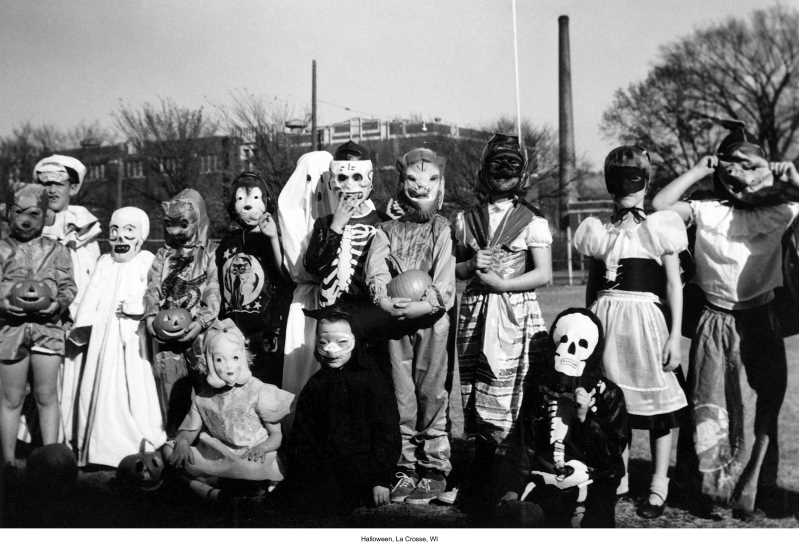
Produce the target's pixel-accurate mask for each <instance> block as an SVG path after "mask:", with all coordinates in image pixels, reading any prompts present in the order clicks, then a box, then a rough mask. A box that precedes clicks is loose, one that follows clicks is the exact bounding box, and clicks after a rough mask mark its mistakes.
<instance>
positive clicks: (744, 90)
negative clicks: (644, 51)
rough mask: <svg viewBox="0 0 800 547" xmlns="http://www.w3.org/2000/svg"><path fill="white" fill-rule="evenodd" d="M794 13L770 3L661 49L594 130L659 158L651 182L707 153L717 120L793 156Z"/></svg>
mask: <svg viewBox="0 0 800 547" xmlns="http://www.w3.org/2000/svg"><path fill="white" fill-rule="evenodd" d="M797 33H798V13H797V10H796V9H790V8H787V7H783V6H779V5H775V6H772V7H769V8H767V9H763V10H757V11H755V12H753V13H752V14H751V15H750V17H749V18H748V19H747V20H742V19H734V18H731V19H727V20H725V21H722V22H720V23H716V24H713V25H710V26H708V27H706V28H703V29H699V30H697V31H695V32H694V33H693V34H691V35H689V36H687V37H685V38H682V39H680V40H678V41H676V42H674V43H671V44H668V45H666V46H664V47H662V49H661V53H660V56H659V59H658V61H657V63H656V64H655V66H654V67H653V68H652V69H651V71H650V72H649V74H648V75H647V77H646V78H645V79H644V80H643V81H641V82H636V83H632V84H631V85H630V86H628V88H627V89H620V90H617V92H616V93H615V96H614V100H613V102H612V104H611V106H610V107H609V108H608V109H607V110H606V111H605V113H604V115H603V121H602V124H601V128H602V130H603V131H604V133H605V134H606V135H607V136H609V137H611V138H614V139H617V140H619V141H621V142H622V143H638V144H640V145H642V146H645V147H646V148H648V149H649V150H651V151H652V152H655V154H656V155H657V156H658V159H659V162H660V165H659V167H660V169H659V171H658V172H657V174H656V179H657V181H658V182H661V181H664V180H668V179H671V178H673V177H675V176H676V175H678V174H679V173H681V172H682V171H684V170H686V169H687V168H689V167H690V166H691V165H693V164H694V163H695V162H696V161H698V159H699V158H700V157H701V156H703V155H705V154H709V153H713V152H714V150H715V149H716V146H717V145H718V143H719V141H720V140H721V138H722V136H723V135H724V134H725V133H726V131H724V130H723V129H722V128H721V127H720V126H719V125H717V123H716V122H715V119H716V118H735V119H739V120H742V121H744V122H745V124H746V125H747V127H748V129H749V130H750V131H751V132H753V133H754V135H755V136H756V138H757V139H758V141H759V143H760V144H761V145H762V146H763V147H764V149H765V150H766V152H767V153H768V154H769V155H770V157H772V158H776V159H777V158H790V159H795V158H796V157H797V134H798V41H797Z"/></svg>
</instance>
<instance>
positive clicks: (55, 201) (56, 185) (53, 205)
mask: <svg viewBox="0 0 800 547" xmlns="http://www.w3.org/2000/svg"><path fill="white" fill-rule="evenodd" d="M85 176H86V166H85V165H83V163H81V162H80V161H79V160H77V159H75V158H73V157H70V156H61V155H52V156H49V157H46V158H43V159H41V160H39V162H38V163H37V164H36V166H35V167H34V168H33V182H38V183H40V184H42V185H44V186H45V187H46V188H47V193H48V196H49V198H50V201H49V204H48V207H49V209H50V210H51V211H52V212H53V213H54V220H53V223H52V224H50V225H46V226H45V227H44V231H43V232H42V233H43V235H44V236H45V237H49V238H51V239H55V240H56V241H58V242H59V243H61V244H63V245H65V246H66V247H67V248H68V249H69V254H70V257H71V258H72V275H73V277H74V278H75V284H76V285H77V286H78V294H77V296H76V297H75V300H73V302H72V305H70V313H72V316H73V317H75V314H76V313H77V311H78V306H79V304H80V301H81V299H82V298H83V295H84V293H85V292H86V286H87V285H88V284H89V279H90V278H91V276H92V271H93V270H94V266H95V264H96V263H97V259H98V258H99V257H100V246H99V245H98V243H97V238H98V237H100V232H101V229H100V221H99V220H98V219H97V217H96V216H94V215H93V214H92V213H90V212H89V210H88V209H87V208H86V207H83V206H81V205H74V204H72V203H70V202H71V201H72V200H73V199H74V198H75V196H77V195H78V192H79V191H80V189H81V186H83V179H84V177H85Z"/></svg>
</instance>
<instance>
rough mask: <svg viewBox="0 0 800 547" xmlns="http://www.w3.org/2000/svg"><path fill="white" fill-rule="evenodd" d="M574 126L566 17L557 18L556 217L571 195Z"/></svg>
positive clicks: (562, 213)
mask: <svg viewBox="0 0 800 547" xmlns="http://www.w3.org/2000/svg"><path fill="white" fill-rule="evenodd" d="M574 179H575V127H574V121H573V118H572V70H571V68H570V60H569V17H568V16H566V15H562V16H560V17H559V18H558V188H559V219H560V221H561V228H562V229H564V228H566V226H567V222H568V221H569V218H568V215H567V204H568V203H569V202H570V201H572V200H573V199H574V198H575V187H574V184H573V182H574Z"/></svg>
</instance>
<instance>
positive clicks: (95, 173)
mask: <svg viewBox="0 0 800 547" xmlns="http://www.w3.org/2000/svg"><path fill="white" fill-rule="evenodd" d="M86 178H87V180H92V181H94V180H105V178H106V165H105V164H104V163H103V164H100V165H90V166H89V172H88V173H87V174H86Z"/></svg>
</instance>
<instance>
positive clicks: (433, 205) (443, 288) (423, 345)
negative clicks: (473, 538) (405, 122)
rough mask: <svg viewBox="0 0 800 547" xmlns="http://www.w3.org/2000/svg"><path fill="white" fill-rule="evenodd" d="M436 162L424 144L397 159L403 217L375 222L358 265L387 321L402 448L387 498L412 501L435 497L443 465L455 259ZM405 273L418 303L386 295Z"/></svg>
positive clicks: (440, 165)
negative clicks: (412, 276)
mask: <svg viewBox="0 0 800 547" xmlns="http://www.w3.org/2000/svg"><path fill="white" fill-rule="evenodd" d="M444 166H445V159H444V158H442V157H441V156H438V155H437V154H436V153H435V152H433V151H431V150H428V149H426V148H417V149H414V150H411V151H410V152H408V153H406V154H405V155H404V156H403V157H402V158H400V159H399V160H398V162H397V169H398V174H399V176H400V193H399V196H398V201H399V202H400V205H401V206H402V207H403V209H404V211H405V214H404V216H402V217H401V218H400V219H395V220H389V221H387V222H384V223H382V224H381V225H380V227H379V230H378V231H377V232H376V233H375V236H374V238H373V240H372V245H371V247H370V249H369V254H368V256H367V268H366V274H367V285H368V287H369V290H370V293H371V295H372V297H373V301H374V302H375V303H376V304H378V305H379V306H380V307H381V309H383V310H384V311H385V312H387V313H389V314H390V315H391V316H392V317H393V318H394V319H395V321H394V324H393V325H392V326H391V332H392V334H391V337H392V338H391V339H390V340H389V358H390V362H391V369H392V379H393V380H394V389H395V396H396V398H397V406H398V410H399V413H400V433H401V437H402V441H403V446H402V453H401V455H400V460H399V462H398V467H399V471H398V473H397V477H398V479H399V480H398V481H397V483H396V484H395V486H394V488H393V489H392V501H403V500H405V501H406V502H407V503H416V504H421V503H428V502H430V501H431V500H432V499H434V498H436V497H437V496H438V495H439V494H441V493H442V492H443V491H444V489H445V477H446V475H447V474H448V473H449V472H450V470H451V464H450V441H449V439H448V437H447V410H448V393H447V389H446V387H445V382H446V377H447V372H448V370H447V368H448V334H449V328H450V318H449V317H448V315H447V311H448V310H449V309H450V308H451V307H452V306H453V300H454V299H455V260H454V258H453V251H452V249H453V242H452V238H451V231H450V224H449V222H448V221H447V220H446V219H445V218H444V217H442V216H440V215H438V214H437V211H438V210H439V208H440V207H441V205H442V201H443V199H444ZM412 270H421V271H422V272H425V274H427V275H428V276H430V279H431V280H432V283H431V284H430V285H429V286H427V287H423V289H424V291H421V296H420V298H419V300H412V299H411V298H404V297H397V296H396V297H390V296H389V293H388V290H387V285H388V284H389V282H390V281H391V280H392V278H393V277H397V276H399V275H400V274H403V273H410V272H411V271H412ZM428 283H430V281H429V282H428ZM420 474H421V476H420Z"/></svg>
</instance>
